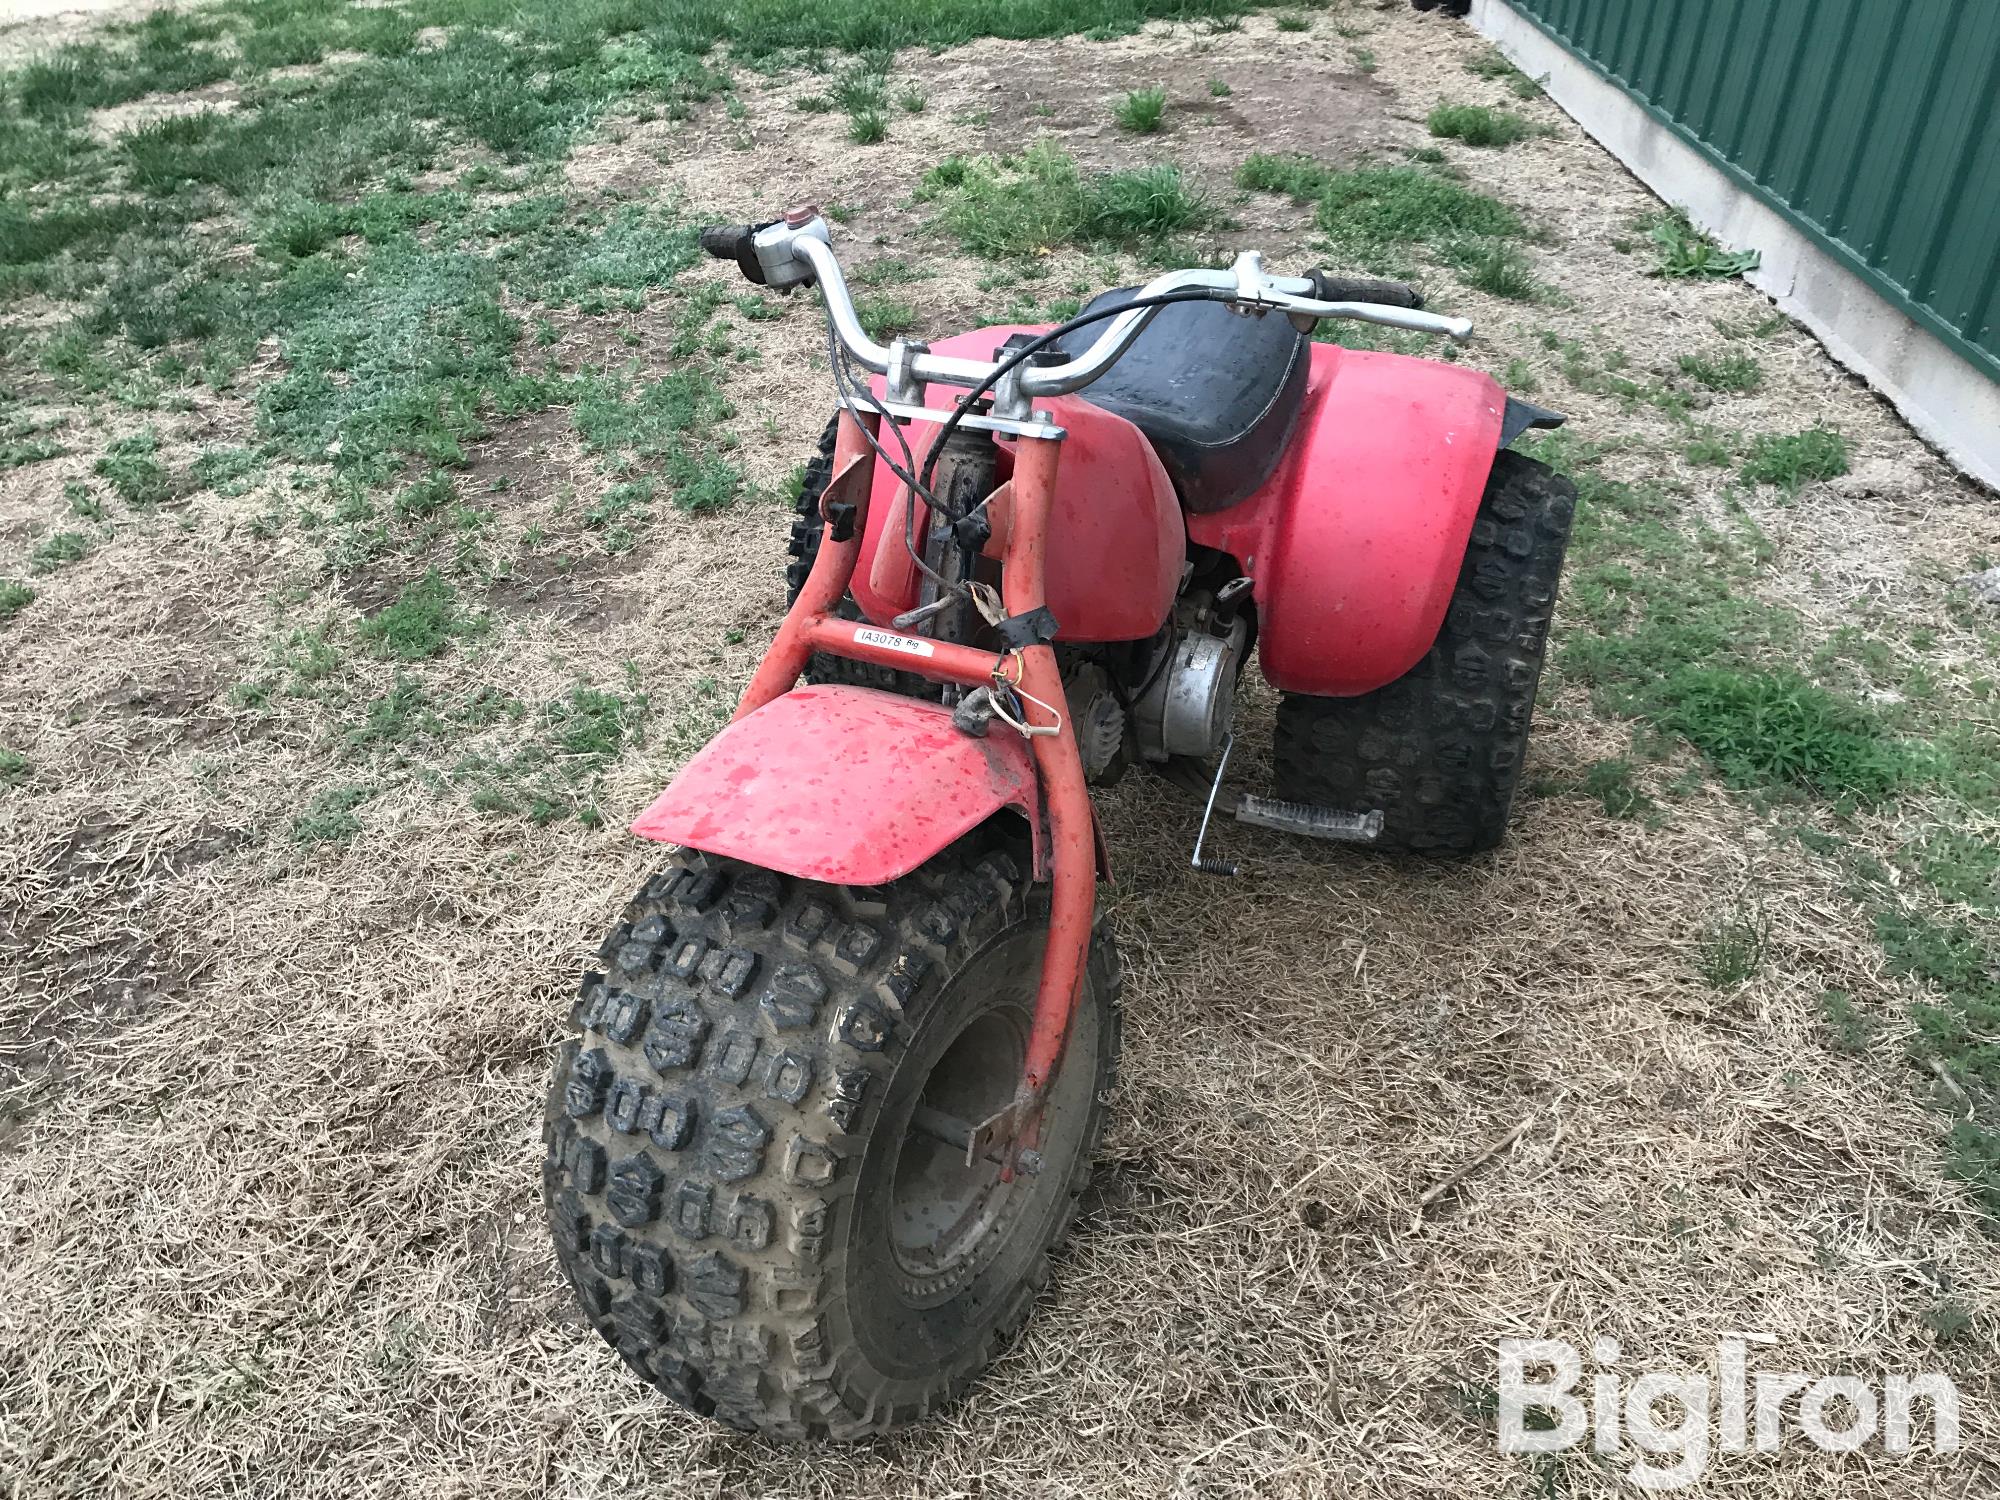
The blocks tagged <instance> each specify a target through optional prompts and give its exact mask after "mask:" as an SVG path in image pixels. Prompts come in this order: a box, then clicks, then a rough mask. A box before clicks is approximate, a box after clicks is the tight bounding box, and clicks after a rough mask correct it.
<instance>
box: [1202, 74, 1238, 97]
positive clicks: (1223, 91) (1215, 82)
mask: <svg viewBox="0 0 2000 1500" xmlns="http://www.w3.org/2000/svg"><path fill="white" fill-rule="evenodd" d="M1208 92H1209V96H1210V97H1211V98H1215V99H1227V98H1228V97H1229V96H1230V95H1231V94H1233V93H1235V92H1236V90H1234V89H1233V88H1231V87H1230V86H1229V85H1228V84H1226V83H1224V82H1223V81H1222V80H1221V79H1220V78H1211V79H1209V80H1208Z"/></svg>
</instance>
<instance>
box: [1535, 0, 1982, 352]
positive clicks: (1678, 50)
mask: <svg viewBox="0 0 2000 1500" xmlns="http://www.w3.org/2000/svg"><path fill="white" fill-rule="evenodd" d="M1507 3H1508V4H1509V5H1510V6H1511V7H1512V8H1513V9H1514V10H1515V11H1516V12H1518V13H1519V14H1521V15H1522V16H1524V17H1526V18H1527V19H1528V20H1530V21H1532V22H1533V23H1534V24H1535V25H1537V26H1538V27H1540V28H1541V29H1542V30H1543V31H1544V32H1546V33H1548V34H1549V36H1551V37H1552V38H1554V39H1555V40H1556V41H1557V42H1559V43H1560V44H1561V45H1563V46H1564V47H1565V48H1567V49H1568V50H1569V51H1570V52H1572V53H1574V54H1575V55H1576V56H1577V57H1579V58H1581V59H1582V60H1583V61H1585V62H1586V63H1588V64H1590V65H1591V66H1592V67H1594V68H1596V69H1597V70H1598V71H1599V72H1600V73H1602V74H1604V75H1605V76H1606V77H1607V78H1608V79H1610V80H1611V81H1612V82H1614V83H1616V84H1618V85H1620V86H1621V87H1623V88H1624V89H1625V90H1626V91H1627V92H1628V93H1630V94H1632V95H1633V96H1634V97H1635V98H1636V99H1638V100H1639V102H1640V103H1641V104H1643V105H1644V106H1645V107H1646V108H1647V109H1648V110H1650V111H1651V112H1652V113H1653V115H1654V116H1655V117H1657V118H1658V119H1659V120H1660V121H1661V122H1662V123H1663V124H1665V125H1666V126H1668V127H1669V128H1670V129H1672V130H1674V131H1675V132H1676V133H1678V134H1679V135H1680V136H1681V137H1682V138H1684V139H1685V140H1687V141H1688V142H1689V143H1690V144H1691V145H1693V146H1694V147H1695V148H1696V149H1698V150H1700V151H1701V152H1702V153H1703V154H1704V155H1706V156H1707V157H1708V158H1709V159H1710V160H1712V161H1714V162H1715V163H1716V164H1717V165H1718V166H1720V167H1721V168H1722V169H1723V170H1724V171H1726V172H1728V173H1729V174H1730V175H1731V176H1733V177H1735V178H1736V179H1737V180H1738V181H1740V182H1742V183H1743V184H1744V185H1745V186H1746V187H1748V188H1750V189H1751V190H1752V191H1754V192H1756V193H1757V194H1758V195H1759V196H1760V197H1762V198H1763V199H1764V200H1765V201H1766V202H1768V203H1769V204H1771V206H1772V207H1773V208H1775V209H1776V210H1777V211H1778V212H1780V213H1782V214H1784V215H1785V216H1786V217H1787V218H1789V219H1791V220H1792V221H1793V222H1794V223H1795V224H1796V225H1798V227H1799V228H1800V229H1802V230H1803V231H1804V232H1805V233H1806V234H1808V235H1809V236H1811V237H1812V238H1813V239H1815V240H1817V241H1818V242H1819V243H1820V244H1821V245H1822V246H1824V247H1825V248H1826V249H1827V250H1828V251H1829V252H1831V253H1832V254H1833V255H1834V256H1835V257H1836V258H1838V259H1839V260H1840V261H1842V262H1843V263H1844V264H1846V265H1847V266H1848V267H1849V268H1851V269H1852V270H1854V271H1855V272H1856V273H1857V274H1859V275H1860V276H1861V277H1862V278H1863V279H1864V280H1866V281H1867V282H1869V283H1870V284H1871V285H1872V286H1874V287H1875V289H1876V290H1877V291H1879V292H1880V293H1881V294H1882V295H1883V296H1884V297H1885V298H1886V299H1888V300H1889V301H1890V302H1891V303H1892V304H1893V305H1895V306H1897V307H1899V308H1901V309H1902V310H1903V311H1904V312H1907V313H1908V314H1909V315H1910V316H1911V317H1913V318H1915V319H1916V320H1917V321H1918V322H1919V323H1920V324H1922V325H1923V326H1924V327H1926V328H1927V329H1929V330H1930V331H1931V332H1933V333H1935V334H1937V335H1938V336H1939V337H1940V338H1942V339H1943V340H1944V341H1945V342H1946V343H1947V344H1948V345H1950V346H1951V347H1952V348H1954V349H1956V350H1957V351H1958V352H1959V353H1960V354H1962V355H1964V356H1965V357H1966V358H1967V359H1969V360H1971V361H1972V362H1973V363H1974V364H1975V365H1976V366H1978V367H1979V368H1981V369H1982V370H1984V371H1985V372H1986V373H1987V374H1988V375H1990V376H1992V377H1994V378H1995V379H2000V108H1996V102H1995V96H1996V95H2000V0H1507Z"/></svg>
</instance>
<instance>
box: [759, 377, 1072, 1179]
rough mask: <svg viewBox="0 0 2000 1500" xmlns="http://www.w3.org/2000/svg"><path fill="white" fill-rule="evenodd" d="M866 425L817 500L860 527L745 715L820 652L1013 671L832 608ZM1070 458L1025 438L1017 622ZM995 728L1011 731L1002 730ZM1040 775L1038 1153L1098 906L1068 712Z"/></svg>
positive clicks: (1009, 555)
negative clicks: (1043, 882) (1044, 885)
mask: <svg viewBox="0 0 2000 1500" xmlns="http://www.w3.org/2000/svg"><path fill="white" fill-rule="evenodd" d="M859 421H860V422H861V423H865V424H866V431H865V434H864V430H863V428H862V427H861V426H858V425H857V419H856V417H855V415H854V413H852V412H849V411H844V410H843V411H842V413H841V418H840V430H839V433H838V435H837V437H836V438H835V441H834V448H833V474H832V478H831V479H830V480H829V481H828V483H827V487H826V491H825V493H824V494H823V495H822V496H821V499H820V514H821V516H822V517H824V516H826V515H827V514H828V512H829V510H830V508H831V507H833V506H837V505H852V506H853V507H854V510H853V513H852V522H853V524H852V527H851V531H850V534H849V535H848V537H847V539H846V540H845V541H839V542H836V541H834V540H833V536H832V532H833V528H832V525H831V524H830V523H829V524H828V526H827V528H826V530H825V531H823V532H822V533H821V540H820V547H819V554H818V556H817V557H815V558H814V559H813V566H812V571H811V572H810V573H809V574H808V575H807V577H806V581H805V584H804V586H803V587H802V588H801V589H800V590H799V597H798V598H797V599H796V600H795V601H794V602H793V604H792V607H791V609H790V611H789V612H787V614H786V615H785V619H784V622H783V623H782V624H781V625H780V626H779V627H778V633H777V636H776V637H775V638H774V639H773V640H772V642H771V648H770V650H768V651H767V652H765V653H764V659H763V661H762V662H760V663H759V664H758V666H757V671H756V673H755V675H753V676H752V677H751V679H750V686H749V687H748V688H746V689H745V690H744V693H743V700H742V702H740V703H739V704H737V706H736V713H735V717H736V718H739V719H740V718H742V717H743V716H744V715H745V714H748V713H752V712H754V711H755V710H757V709H759V708H762V707H763V706H764V705H765V704H766V703H769V702H770V701H771V700H772V699H773V698H776V697H778V696H779V695H781V694H783V693H787V692H790V691H791V689H792V687H793V686H794V685H795V684H796V683H797V682H798V680H799V677H800V675H801V674H802V673H804V671H805V668H806V662H807V660H808V659H809V658H810V657H811V655H812V653H813V652H814V651H825V652H828V653H830V654H832V655H835V656H844V657H850V658H853V659H854V660H857V661H866V662H873V663H875V664H877V665H881V666H889V667H896V668H899V669H901V670H903V671H907V672H915V673H917V674H918V675H920V676H923V677H926V678H929V679H931V680H933V681H939V682H957V683H962V684H964V685H966V686H968V687H976V686H981V685H984V684H987V683H990V682H991V681H992V680H993V677H994V675H995V674H996V672H1002V671H1004V670H1005V668H1006V666H1007V665H1008V660H1009V659H1008V657H1006V656H1000V655H996V654H994V653H993V652H990V651H980V650H976V649H974V648H972V647H970V646H961V645H958V644H956V643H954V642H950V641H932V640H924V641H923V645H924V646H925V647H926V648H928V649H927V650H926V651H925V652H924V654H921V655H920V654H917V653H916V652H915V651H913V650H911V649H909V648H908V647H906V646H902V645H899V644H898V642H899V641H910V642H911V643H912V644H914V642H915V641H916V640H917V639H918V638H914V637H902V636H899V635H897V634H896V633H895V632H891V631H883V630H878V629H875V628H873V627H870V626H864V625H857V624H856V623H855V622H854V621H851V620H842V619H840V618H839V617H838V615H837V614H836V613H835V611H836V610H837V608H838V607H839V604H840V601H841V600H842V598H843V597H845V595H846V593H847V589H848V584H849V582H850V581H851V580H852V578H853V576H854V568H855V565H856V562H857V561H858V560H859V558H860V555H861V539H862V536H863V535H864V532H865V523H866V521H867V513H868V494H869V488H870V486H871V485H872V483H873V481H874V474H875V455H874V450H873V448H872V446H871V445H870V442H869V439H870V438H872V437H873V436H874V435H875V434H876V433H877V432H879V431H880V424H881V418H880V417H879V416H878V415H877V414H875V413H873V412H865V413H863V414H862V415H861V417H860V418H859ZM1061 454H1062V441H1061V439H1059V438H1039V437H1024V438H1020V439H1019V440H1018V441H1017V442H1016V444H1015V449H1014V477H1013V479H1012V481H1011V482H1010V485H1009V491H1010V501H1011V503H1010V505H1009V507H1008V509H1009V511H1010V517H1009V519H1010V522H1011V524H1010V525H1009V526H1008V527H1007V536H1006V547H1005V550H1004V552H1003V554H1002V557H1001V598H1002V601H1003V602H1004V603H1005V605H1006V607H1007V613H1008V614H1009V615H1024V614H1027V613H1029V612H1030V611H1032V610H1035V609H1039V608H1040V607H1041V606H1042V605H1043V603H1045V602H1046V589H1047V568H1048V544H1049V537H1048V530H1049V515H1050V509H1051V506H1052V504H1053V501H1054V498H1055V481H1056V465H1057V462H1058V460H1059V459H1060V457H1061ZM1019 655H1020V663H1021V665H1020V675H1019V679H1018V685H1019V687H1020V689H1021V691H1022V692H1023V693H1024V694H1027V695H1029V696H1032V697H1034V698H1038V699H1040V700H1041V701H1042V702H1043V703H1048V704H1054V705H1061V704H1062V703H1063V687H1062V673H1061V670H1060V668H1058V667H1057V665H1056V653H1055V648H1054V647H1053V646H1049V645H1038V646H1029V647H1027V648H1026V649H1025V650H1023V651H1022V652H1020V653H1019ZM995 732H996V733H1006V732H1010V731H1006V730H996V731H995ZM1030 746H1031V748H1032V749H1033V751H1034V756H1035V768H1036V770H1037V772H1038V773H1039V774H1040V780H1041V800H1042V816H1043V820H1044V823H1045V826H1046V829H1047V834H1048V837H1047V840H1046V846H1047V848H1048V850H1049V875H1050V886H1051V889H1050V898H1049V907H1050V909H1049V940H1048V946H1047V948H1046V949H1045V950H1044V953H1043V958H1042V974H1041V981H1040V984H1039V986H1038V988H1037V990H1036V992H1035V1014H1034V1023H1033V1026H1032V1028H1031V1029H1030V1032H1029V1036H1028V1055H1027V1061H1026V1065H1025V1067H1024V1068H1023V1070H1022V1078H1021V1086H1020V1088H1019V1090H1018V1091H1017V1092H1016V1094H1015V1098H1014V1104H1013V1106H1012V1109H1011V1110H1010V1111H1009V1113H1010V1114H1011V1116H1012V1120H1013V1125H1014V1129H1013V1131H1012V1132H1011V1134H1012V1135H1013V1139H1014V1142H1015V1144H1016V1145H1018V1146H1031V1145H1033V1144H1034V1143H1035V1140H1036V1138H1037V1136H1038V1135H1039V1126H1040V1101H1041V1097H1042V1094H1043V1092H1044V1091H1045V1090H1046V1089H1047V1087H1048V1085H1049V1080H1050V1079H1052V1078H1053V1077H1054V1076H1055V1072H1056V1069H1057V1067H1058V1066H1059V1065H1060V1063H1061V1061H1062V1055H1063V1049H1064V1047H1065V1045H1066V1044H1067V1043H1068V1040H1069V1028H1070V1022H1071V1020H1072V1019H1073V1017H1074V1016H1075V1014H1076V1005H1077V1000H1078V997H1079V995H1080V994H1081V992H1082V985H1083V973H1084V966H1085V963H1086V961H1087V959H1088V955H1089V952H1090V933H1091V925H1092V921H1093V918H1094V916H1095V912H1096V906H1097V845H1096V822H1095V818H1094V815H1093V813H1092V811H1091V806H1090V792H1089V789H1088V788H1087V787H1086V785H1085V783H1084V776H1083V759H1082V757H1081V755H1080V754H1079V753H1078V751H1077V744H1076V733H1075V730H1074V728H1073V727H1072V726H1071V724H1070V721H1069V715H1068V713H1067V712H1064V713H1063V715H1062V723H1061V726H1060V728H1059V729H1058V731H1057V733H1055V734H1052V735H1036V736H1034V737H1033V739H1032V740H1031V741H1030Z"/></svg>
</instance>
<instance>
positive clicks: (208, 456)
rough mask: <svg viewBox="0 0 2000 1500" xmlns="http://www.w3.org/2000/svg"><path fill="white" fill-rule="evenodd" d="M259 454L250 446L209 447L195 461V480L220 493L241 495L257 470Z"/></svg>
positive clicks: (200, 484) (247, 487)
mask: <svg viewBox="0 0 2000 1500" xmlns="http://www.w3.org/2000/svg"><path fill="white" fill-rule="evenodd" d="M256 469H257V455H256V454H255V453H253V452H252V451H251V450H250V449H248V448H227V447H218V448H210V449H207V450H206V451H205V452H203V454H202V455H201V457H200V458H198V459H196V460H195V461H194V467H193V469H192V471H191V472H192V475H193V478H194V482H195V483H196V484H198V485H199V486H201V487H202V488H203V489H209V490H214V491H215V492H216V493H217V494H219V495H240V494H242V493H243V492H244V491H245V490H247V489H249V487H250V486H249V483H248V480H249V478H250V476H251V475H252V474H253V473H255V472H256Z"/></svg>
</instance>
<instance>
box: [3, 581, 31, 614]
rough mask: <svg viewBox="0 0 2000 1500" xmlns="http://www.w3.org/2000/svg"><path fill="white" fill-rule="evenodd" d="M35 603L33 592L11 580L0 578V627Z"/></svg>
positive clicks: (23, 584)
mask: <svg viewBox="0 0 2000 1500" xmlns="http://www.w3.org/2000/svg"><path fill="white" fill-rule="evenodd" d="M34 602H35V591H34V590H33V589H31V588H29V587H28V585H26V584H25V583H19V582H16V581H15V580H14V579H12V578H0V625H5V624H6V623H7V622H8V621H9V620H11V619H13V618H14V616H16V615H18V614H19V613H20V612H21V611H22V610H24V609H26V608H27V607H28V606H29V605H30V604H33V603H34Z"/></svg>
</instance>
